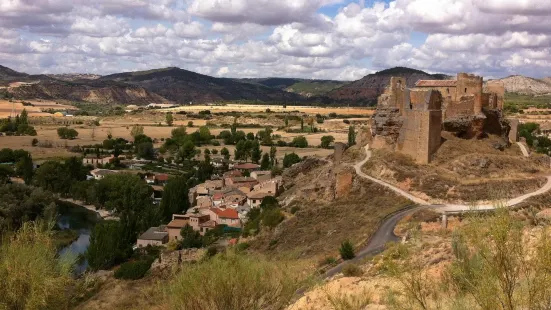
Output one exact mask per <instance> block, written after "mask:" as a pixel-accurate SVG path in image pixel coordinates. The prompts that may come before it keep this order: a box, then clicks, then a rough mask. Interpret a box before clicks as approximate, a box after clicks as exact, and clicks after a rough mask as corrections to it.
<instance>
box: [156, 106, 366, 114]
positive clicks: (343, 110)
mask: <svg viewBox="0 0 551 310" xmlns="http://www.w3.org/2000/svg"><path fill="white" fill-rule="evenodd" d="M266 109H270V110H271V111H273V112H292V111H299V112H302V113H307V114H318V113H319V114H329V113H333V112H334V113H337V114H358V115H373V113H375V110H373V109H367V108H360V107H353V108H348V107H342V108H334V107H327V108H325V107H309V106H287V108H283V106H281V105H240V104H228V105H225V106H209V105H194V106H182V107H177V108H170V109H162V110H158V111H163V112H169V111H172V112H175V111H193V112H198V111H202V110H210V111H212V112H231V111H241V112H242V111H247V112H263V111H266Z"/></svg>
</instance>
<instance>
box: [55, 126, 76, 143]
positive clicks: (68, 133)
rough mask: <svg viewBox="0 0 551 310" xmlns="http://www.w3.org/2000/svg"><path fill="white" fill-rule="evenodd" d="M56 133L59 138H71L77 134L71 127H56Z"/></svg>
mask: <svg viewBox="0 0 551 310" xmlns="http://www.w3.org/2000/svg"><path fill="white" fill-rule="evenodd" d="M57 135H58V136H59V138H61V139H69V140H73V139H75V138H76V137H77V136H78V131H76V130H74V129H73V128H67V127H60V128H58V129H57Z"/></svg>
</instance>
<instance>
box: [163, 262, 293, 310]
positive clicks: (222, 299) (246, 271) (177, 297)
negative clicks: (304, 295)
mask: <svg viewBox="0 0 551 310" xmlns="http://www.w3.org/2000/svg"><path fill="white" fill-rule="evenodd" d="M297 274H300V273H297V272H294V271H293V270H292V269H290V267H289V266H287V265H284V264H282V263H278V262H272V261H267V260H266V259H265V258H264V257H262V256H257V255H246V256H245V255H238V254H235V253H233V252H229V253H226V254H222V255H217V256H215V257H213V258H212V259H210V260H207V261H204V262H203V263H200V264H196V265H191V266H189V267H186V269H185V270H183V271H182V272H180V273H179V274H177V275H176V277H175V279H174V280H173V281H172V282H171V283H170V285H168V287H167V290H166V296H167V298H168V302H169V305H170V306H169V308H171V309H196V310H211V309H212V310H225V309H241V310H249V309H251V310H252V309H282V308H284V307H285V306H286V305H287V304H288V302H289V301H290V299H291V298H292V296H293V295H294V293H295V290H296V289H297V288H298V284H299V282H298V280H299V279H298V278H297V276H296V275H297Z"/></svg>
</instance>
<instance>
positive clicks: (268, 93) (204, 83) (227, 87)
mask: <svg viewBox="0 0 551 310" xmlns="http://www.w3.org/2000/svg"><path fill="white" fill-rule="evenodd" d="M100 80H101V81H116V82H122V83H126V84H131V85H135V86H139V87H143V88H144V89H147V90H148V91H150V92H154V93H156V94H158V95H160V96H162V97H164V98H166V99H168V100H170V101H173V102H176V103H179V104H187V103H189V102H193V103H208V102H214V101H223V100H247V101H279V102H285V101H300V100H302V99H303V98H302V97H301V96H299V95H296V94H293V93H289V92H285V91H283V90H280V89H277V88H271V87H267V86H264V85H261V84H253V83H243V82H239V81H236V80H235V79H229V78H215V77H212V76H208V75H203V74H199V73H195V72H192V71H188V70H184V69H180V68H174V67H170V68H164V69H156V70H148V71H137V72H125V73H118V74H112V75H107V76H103V77H101V78H100Z"/></svg>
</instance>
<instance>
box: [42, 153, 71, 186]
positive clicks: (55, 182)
mask: <svg viewBox="0 0 551 310" xmlns="http://www.w3.org/2000/svg"><path fill="white" fill-rule="evenodd" d="M33 183H34V185H36V186H39V187H41V188H43V189H45V190H49V191H52V192H54V193H67V192H69V189H70V188H71V178H70V177H69V176H68V175H67V171H66V170H65V167H64V166H63V164H61V163H60V162H58V161H47V162H45V163H43V164H42V165H40V167H39V168H38V169H36V171H35V174H34V177H33Z"/></svg>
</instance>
